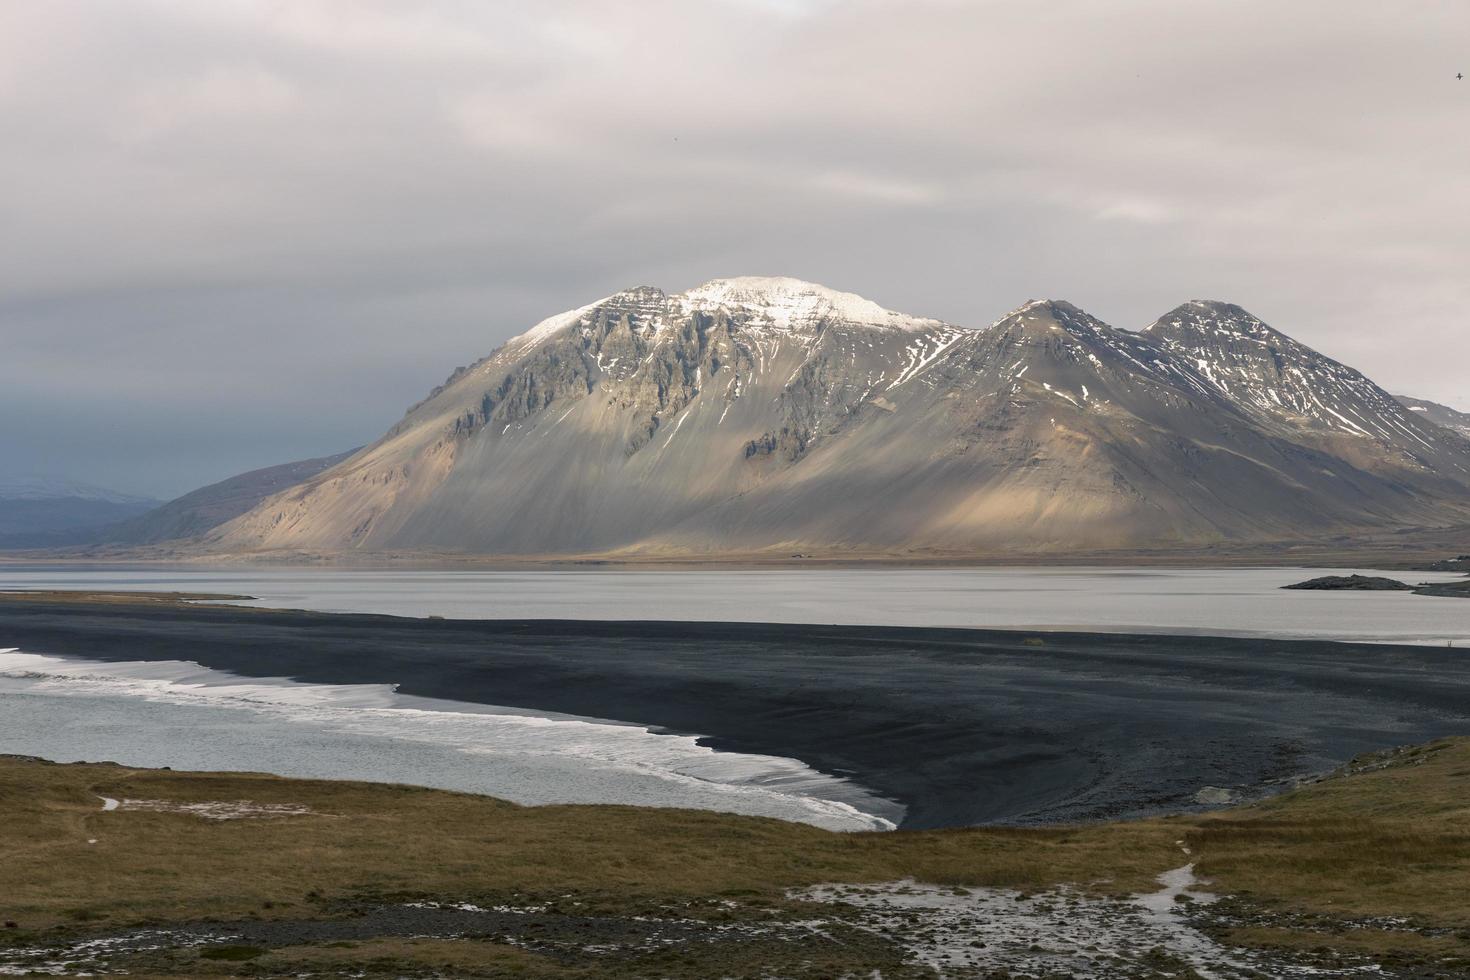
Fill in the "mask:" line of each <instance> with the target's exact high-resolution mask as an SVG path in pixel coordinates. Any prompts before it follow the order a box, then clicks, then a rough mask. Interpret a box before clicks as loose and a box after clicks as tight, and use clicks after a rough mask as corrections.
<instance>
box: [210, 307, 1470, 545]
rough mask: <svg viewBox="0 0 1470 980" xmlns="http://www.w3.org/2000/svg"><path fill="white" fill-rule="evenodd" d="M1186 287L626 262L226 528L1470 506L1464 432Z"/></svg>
mask: <svg viewBox="0 0 1470 980" xmlns="http://www.w3.org/2000/svg"><path fill="white" fill-rule="evenodd" d="M1192 309H1193V308H1192V307H1191V308H1189V309H1186V308H1185V307H1181V308H1180V310H1182V311H1185V312H1183V313H1181V312H1180V311H1175V314H1171V315H1170V316H1169V317H1165V318H1163V319H1162V320H1161V321H1159V322H1158V323H1156V324H1154V325H1153V326H1152V327H1151V328H1150V329H1148V330H1147V331H1145V332H1143V333H1129V332H1126V331H1120V330H1115V329H1113V328H1111V327H1109V326H1107V325H1106V324H1103V323H1101V322H1100V321H1098V320H1095V319H1093V318H1092V317H1090V316H1088V315H1087V314H1085V313H1083V312H1082V311H1080V310H1078V309H1077V308H1076V307H1073V306H1071V305H1069V304H1066V303H1060V302H1049V301H1041V302H1032V303H1028V304H1027V305H1026V306H1023V307H1021V308H1020V309H1018V310H1016V311H1015V312H1013V313H1011V314H1009V315H1008V316H1006V317H1004V318H1002V319H1001V320H999V321H997V322H996V323H994V324H992V325H991V326H990V327H988V328H986V329H983V330H967V329H963V328H960V327H955V326H952V325H949V324H945V323H941V322H939V321H935V320H927V319H922V318H917V317H909V316H904V315H902V314H898V313H893V312H890V311H887V310H884V309H882V308H880V307H878V306H876V305H875V304H872V303H870V302H868V301H866V300H863V299H861V298H860V297H857V296H853V295H851V294H845V293H838V292H835V291H833V290H828V289H825V288H824V287H820V286H815V285H812V284H809V283H802V282H799V281H796V280H789V279H733V280H716V281H715V282H712V283H708V284H706V285H704V286H701V287H698V288H696V289H693V290H690V291H688V292H685V293H679V294H672V295H670V294H665V293H663V292H662V291H660V290H657V289H653V288H649V287H641V288H637V289H632V290H627V291H624V292H621V293H618V294H615V295H614V296H610V297H607V298H606V299H604V300H601V301H598V302H597V303H593V304H590V305H589V306H586V307H582V308H581V309H578V310H574V311H571V312H569V313H566V314H562V315H559V316H557V317H553V318H550V319H548V320H546V321H543V322H542V323H541V324H538V325H537V326H536V327H534V328H532V330H530V331H529V332H527V333H526V334H523V335H521V336H520V337H517V338H515V339H513V340H511V341H510V342H508V343H507V344H505V345H504V346H503V347H502V348H500V350H498V351H497V352H495V353H494V354H493V355H491V356H490V357H488V358H486V359H485V360H483V361H481V362H479V363H477V364H475V365H473V366H471V367H469V368H466V369H462V370H460V371H457V372H456V373H455V374H454V375H453V376H451V377H450V379H449V380H448V381H447V382H446V383H445V385H444V386H443V387H441V388H440V389H437V390H436V391H435V392H433V393H432V394H431V395H430V397H429V398H428V399H426V400H425V401H423V402H421V403H420V404H418V405H416V406H414V407H413V408H412V409H410V410H409V412H408V414H407V415H406V416H405V418H404V419H403V420H402V421H401V422H400V423H399V424H398V425H396V426H395V427H394V428H393V429H392V430H390V431H389V432H388V433H387V434H386V435H385V436H384V437H383V438H382V439H381V440H379V441H378V442H377V443H375V444H374V445H372V446H369V447H368V448H366V449H365V450H363V451H362V452H360V453H358V454H356V455H355V456H353V457H352V458H350V459H348V460H346V461H344V462H343V463H340V464H338V465H337V466H334V467H332V468H331V469H329V470H327V471H325V472H323V473H322V474H320V475H319V476H317V477H314V478H312V479H310V480H308V481H306V482H305V483H304V484H302V485H301V486H299V487H296V488H293V489H291V490H289V491H286V492H284V493H282V494H279V495H276V496H274V497H272V498H269V499H267V500H265V501H263V502H262V503H261V505H260V506H258V507H256V508H254V509H252V510H251V511H249V512H248V513H246V514H243V515H242V516H241V517H239V518H238V519H236V520H235V521H232V522H230V523H229V524H227V525H225V526H223V527H221V528H220V529H218V530H217V531H216V532H214V533H212V534H211V535H210V536H209V539H208V545H209V546H210V547H211V548H215V549H223V550H230V551H244V552H256V551H261V550H277V549H280V550H298V551H299V550H313V551H325V552H340V551H345V550H358V551H367V552H384V551H399V550H407V551H439V552H470V553H479V554H519V555H549V554H564V555H572V554H596V553H625V554H627V553H643V554H671V555H678V554H693V555H708V554H724V553H738V552H766V553H782V552H787V551H799V552H818V551H820V552H826V553H876V552H882V553H915V552H927V553H936V554H939V553H950V554H964V553H968V554H974V553H978V552H1003V553H1013V552H1051V553H1055V552H1065V551H1067V550H1069V549H1074V548H1104V549H1106V548H1120V549H1121V548H1137V547H1145V546H1146V547H1170V546H1184V545H1200V544H1210V543H1215V542H1223V541H1254V540H1285V539H1293V538H1295V539H1303V538H1305V537H1309V536H1314V535H1316V536H1320V535H1322V534H1326V533H1343V532H1347V531H1350V530H1352V529H1357V528H1369V527H1384V526H1396V525H1403V524H1436V523H1442V522H1456V521H1459V522H1464V521H1467V520H1470V496H1467V482H1470V448H1467V447H1466V446H1465V445H1463V444H1462V443H1461V442H1459V441H1457V440H1454V439H1453V437H1450V436H1448V434H1444V433H1442V432H1441V431H1440V430H1437V429H1435V427H1433V426H1430V425H1428V424H1426V423H1424V422H1422V421H1421V420H1419V419H1417V418H1415V417H1414V414H1413V413H1410V412H1408V411H1407V410H1406V409H1404V408H1402V406H1399V405H1398V403H1397V402H1395V401H1393V400H1392V399H1391V398H1390V397H1389V396H1387V395H1384V394H1383V393H1382V392H1381V390H1380V389H1378V388H1376V386H1373V385H1372V384H1371V383H1370V382H1367V380H1366V379H1362V378H1361V375H1357V374H1356V372H1349V369H1346V368H1342V367H1341V366H1340V365H1336V364H1335V362H1331V361H1329V360H1327V359H1326V358H1322V357H1321V355H1318V354H1316V353H1315V352H1313V351H1310V350H1309V349H1308V348H1305V347H1302V346H1301V345H1297V344H1294V342H1288V341H1287V339H1286V338H1284V337H1281V335H1278V334H1275V333H1274V331H1273V332H1272V334H1271V336H1270V337H1267V336H1266V335H1265V334H1260V335H1259V336H1255V335H1252V338H1251V339H1250V340H1241V339H1240V338H1237V337H1235V336H1234V335H1233V334H1234V333H1243V332H1244V326H1245V325H1247V324H1245V322H1244V321H1240V323H1241V324H1242V325H1241V326H1240V327H1239V328H1238V329H1237V327H1235V326H1230V327H1229V328H1228V329H1223V328H1222V329H1220V330H1217V329H1215V326H1214V325H1213V324H1214V323H1215V321H1216V320H1218V319H1219V318H1220V317H1225V316H1228V317H1229V322H1230V324H1231V325H1234V324H1236V323H1237V321H1238V319H1239V317H1238V315H1237V312H1236V310H1237V308H1233V307H1232V308H1228V309H1227V308H1225V307H1223V306H1218V308H1217V306H1210V305H1208V304H1202V305H1200V309H1202V310H1206V313H1201V314H1200V315H1199V316H1200V317H1203V318H1204V320H1208V321H1209V322H1208V323H1203V322H1202V323H1196V322H1195V319H1191V317H1194V313H1193V312H1191V310H1192ZM1206 314H1208V315H1206ZM1238 314H1239V315H1240V316H1245V317H1248V316H1249V315H1248V314H1244V311H1238ZM1250 323H1252V324H1259V321H1254V320H1253V318H1251V319H1250ZM1206 327H1209V329H1206ZM1250 329H1251V330H1256V331H1259V330H1261V329H1265V330H1269V328H1265V327H1264V324H1259V327H1256V326H1251V327H1250ZM1277 338H1279V339H1277ZM1226 341H1229V344H1226ZM1237 342H1238V344H1237ZM1231 345H1236V346H1238V347H1239V349H1238V350H1236V349H1235V347H1233V346H1231ZM1226 347H1230V350H1228V351H1227V350H1226V349H1225V348H1226ZM1258 348H1259V349H1258ZM1227 353H1228V355H1229V356H1228V357H1227V356H1226V355H1227ZM1222 365H1225V366H1228V367H1229V368H1230V369H1231V371H1232V372H1233V373H1232V374H1231V375H1230V377H1229V379H1228V380H1223V381H1222V374H1221V372H1222V370H1223V368H1222ZM1267 366H1269V367H1270V371H1274V372H1275V373H1274V374H1272V373H1270V371H1267ZM1242 371H1245V372H1250V371H1254V372H1256V373H1255V374H1254V375H1252V377H1253V378H1254V379H1255V380H1253V381H1251V383H1249V384H1247V383H1246V378H1245V375H1244V374H1242V373H1241V372H1242ZM1344 372H1349V373H1344ZM1236 378H1239V379H1240V381H1239V382H1237V381H1236V380H1235V379H1236ZM1262 378H1264V379H1265V380H1262ZM1263 399H1264V401H1263ZM1277 399H1279V400H1280V401H1281V402H1282V403H1284V404H1283V405H1281V406H1278V405H1277V401H1276V400H1277ZM1385 400H1386V402H1387V403H1388V405H1390V406H1391V410H1386V409H1385V407H1384V403H1385ZM1278 409H1279V410H1278ZM1339 413H1340V414H1339ZM1329 420H1331V421H1329Z"/></svg>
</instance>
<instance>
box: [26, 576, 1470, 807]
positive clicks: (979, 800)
mask: <svg viewBox="0 0 1470 980" xmlns="http://www.w3.org/2000/svg"><path fill="white" fill-rule="evenodd" d="M93 600H94V601H88V599H87V597H69V598H68V599H66V600H64V601H63V600H60V599H56V598H54V597H53V598H52V599H50V600H49V601H48V600H47V599H45V598H38V597H35V596H27V595H25V594H24V593H11V594H7V595H5V596H4V597H0V645H3V646H7V647H18V648H19V649H21V650H24V651H26V652H34V653H43V654H49V655H57V656H71V657H80V658H84V659H90V660H104V661H120V660H123V661H131V660H184V661H192V662H197V663H200V664H202V665H204V666H206V667H210V668H212V669H216V670H225V671H229V672H232V673H235V674H239V675H241V676H246V677H273V678H274V677H287V678H293V679H295V680H298V681H303V682H309V683H331V684H346V683H364V684H394V685H397V689H398V690H399V691H400V692H401V693H403V694H406V695H415V696H419V697H430V698H443V699H448V700H456V701H472V702H476V703H482V704H502V705H506V706H510V707H516V708H523V709H529V710H545V711H554V712H558V713H562V714H569V715H581V716H588V717H602V718H613V719H617V720H620V721H627V722H631V723H634V724H639V725H647V726H651V727H654V728H656V729H660V730H664V731H668V732H672V733H676V734H699V735H702V736H704V737H703V738H701V739H700V744H702V745H706V746H708V747H711V748H714V749H716V750H724V751H733V752H743V753H751V754H758V755H772V756H780V757H783V758H790V759H796V760H799V761H801V762H803V763H805V764H806V765H808V766H811V767H812V768H814V769H816V770H818V771H820V772H823V773H827V774H829V775H838V776H843V777H847V778H851V779H853V780H854V781H856V782H857V783H859V784H860V785H862V786H865V787H868V788H869V789H871V790H872V791H873V792H875V793H877V794H879V795H881V796H884V797H887V798H890V799H893V800H894V801H896V802H897V803H899V804H902V805H904V806H906V807H907V808H908V811H907V817H906V819H905V821H904V822H903V824H902V825H901V826H904V827H908V828H924V827H946V826H968V825H974V824H985V823H991V824H994V823H1002V824H1016V825H1028V824H1045V823H1054V822H1066V821H1076V820H1103V819H1109V818H1116V817H1123V816H1143V815H1147V814H1151V813H1162V812H1180V811H1192V810H1199V809H1204V808H1205V806H1206V804H1204V803H1202V802H1200V800H1201V799H1206V798H1208V799H1210V800H1215V801H1218V800H1220V799H1222V798H1224V799H1241V798H1250V796H1251V795H1252V794H1255V793H1259V792H1261V791H1262V790H1263V789H1265V790H1273V789H1279V788H1284V787H1288V786H1290V785H1291V784H1292V783H1293V780H1294V779H1295V778H1297V777H1300V776H1305V775H1308V774H1311V773H1316V772H1321V771H1325V770H1327V769H1330V768H1332V767H1333V766H1334V765H1337V764H1340V763H1341V762H1343V761H1345V760H1346V759H1347V758H1350V757H1351V756H1353V755H1356V754H1358V753H1359V752H1362V751H1369V750H1372V749H1377V748H1382V747H1385V746H1387V745H1393V744H1402V743H1403V742H1406V741H1412V740H1414V739H1416V738H1418V737H1420V736H1421V735H1422V736H1424V737H1426V738H1427V737H1436V736H1438V735H1442V734H1457V733H1462V734H1470V679H1465V678H1462V677H1461V676H1460V675H1461V674H1462V673H1463V670H1462V664H1463V653H1462V652H1460V651H1453V650H1451V651H1446V650H1442V649H1440V648H1433V647H1403V646H1392V645H1386V644H1382V645H1379V644H1374V645H1368V644H1348V643H1335V642H1330V641H1310V640H1261V639H1237V638H1229V637H1205V636H1195V635H1187V636H1170V635H1158V634H1135V635H1130V634H1116V633H1056V632H1047V631H1038V630H1032V631H991V630H970V629H951V628H916V627H871V628H870V627H829V626H787V625H779V624H776V625H771V624H744V623H683V622H624V621H580V620H553V621H526V620H522V621H516V620H491V621H485V620H415V619H406V618H398V617H391V616H382V615H360V614H330V613H311V612H299V611H289V610H267V609H259V608H250V607H235V606H209V605H203V606H201V605H194V604H191V603H187V602H183V601H167V600H160V599H158V598H154V599H151V600H148V601H141V602H140V601H133V600H131V599H117V598H114V599H113V600H112V601H107V600H106V599H100V598H97V597H93ZM1405 705H1409V706H1411V707H1412V708H1413V709H1414V711H1413V715H1414V720H1413V721H1405V720H1404V715H1405ZM1211 790H1213V791H1218V792H1213V793H1207V792H1206V791H1211Z"/></svg>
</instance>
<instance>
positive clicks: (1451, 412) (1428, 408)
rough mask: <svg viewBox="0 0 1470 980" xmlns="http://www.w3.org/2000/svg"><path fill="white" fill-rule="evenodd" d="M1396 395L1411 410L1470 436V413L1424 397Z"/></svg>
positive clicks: (1437, 423)
mask: <svg viewBox="0 0 1470 980" xmlns="http://www.w3.org/2000/svg"><path fill="white" fill-rule="evenodd" d="M1395 397H1397V398H1398V400H1399V401H1400V402H1401V403H1403V405H1404V406H1405V407H1407V408H1408V409H1409V411H1411V412H1417V413H1418V414H1419V415H1420V416H1422V417H1423V418H1426V419H1428V420H1429V421H1431V422H1433V423H1434V424H1435V425H1442V426H1444V427H1445V428H1446V429H1453V430H1455V431H1456V432H1458V433H1460V435H1462V436H1465V437H1466V438H1470V413H1467V412H1457V411H1456V410H1455V409H1453V408H1450V407H1449V406H1448V405H1440V404H1437V403H1435V402H1430V401H1425V400H1424V399H1422V398H1410V397H1409V396H1407V395H1397V396H1395Z"/></svg>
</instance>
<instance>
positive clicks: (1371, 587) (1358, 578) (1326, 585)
mask: <svg viewBox="0 0 1470 980" xmlns="http://www.w3.org/2000/svg"><path fill="white" fill-rule="evenodd" d="M1282 588H1283V589H1306V590H1311V591H1320V592H1413V591H1414V587H1413V586H1412V585H1409V584H1407V583H1404V582H1400V581H1399V580H1398V579H1394V578H1384V577H1383V576H1381V575H1324V576H1322V577H1321V578H1314V579H1308V580H1307V581H1305V582H1297V583H1296V584H1295V585H1283V586H1282Z"/></svg>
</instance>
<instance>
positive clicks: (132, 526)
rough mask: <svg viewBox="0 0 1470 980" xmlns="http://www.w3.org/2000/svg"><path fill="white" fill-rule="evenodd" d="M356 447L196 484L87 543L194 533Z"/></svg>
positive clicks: (151, 541) (161, 538) (154, 540)
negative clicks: (196, 487) (198, 485)
mask: <svg viewBox="0 0 1470 980" xmlns="http://www.w3.org/2000/svg"><path fill="white" fill-rule="evenodd" d="M356 451H357V450H355V449H354V450H351V451H349V452H345V453H338V454H337V455H335V456H322V457H319V458H316V459H303V460H298V461H297V462H294V463H282V464H280V465H278V466H267V467H265V468H263V469H258V470H251V471H250V472H248V473H241V474H240V475H238V476H232V477H230V478H229V479H227V480H221V481H220V482H218V483H212V484H210V485H209V486H207V487H200V488H199V489H198V490H193V491H191V492H189V493H186V494H184V495H183V496H182V497H178V498H176V499H174V500H170V501H169V502H168V503H166V504H163V505H162V506H159V507H156V508H154V509H152V510H150V511H148V512H147V513H144V514H140V515H139V516H137V517H134V518H132V519H131V520H126V521H122V522H120V523H117V524H113V525H111V526H109V527H106V528H103V529H100V530H99V531H98V532H97V534H96V535H95V537H94V538H93V540H92V541H91V542H89V543H98V544H102V543H105V544H121V545H141V544H157V543H158V542H161V541H172V540H177V539H181V538H192V537H197V536H199V535H202V534H204V533H206V532H208V531H211V530H213V529H214V528H216V527H218V526H220V525H221V524H224V523H225V522H227V521H230V520H233V519H234V518H236V517H239V516H240V515H241V514H243V513H245V512H246V511H248V510H250V509H251V508H252V507H254V506H255V505H256V504H258V503H260V502H261V501H262V500H264V499H265V498H266V497H269V496H271V495H273V494H276V493H279V492H280V491H282V490H285V489H288V488H290V487H294V486H296V485H297V484H299V483H301V482H302V481H304V480H309V479H311V478H312V477H314V476H316V475H317V474H318V473H320V472H322V471H323V470H325V469H328V468H329V467H332V466H335V465H336V464H338V463H340V462H342V461H343V460H344V459H346V458H348V457H349V456H351V455H352V454H353V453H355V452H356Z"/></svg>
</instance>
